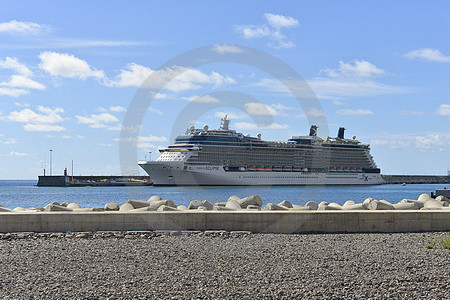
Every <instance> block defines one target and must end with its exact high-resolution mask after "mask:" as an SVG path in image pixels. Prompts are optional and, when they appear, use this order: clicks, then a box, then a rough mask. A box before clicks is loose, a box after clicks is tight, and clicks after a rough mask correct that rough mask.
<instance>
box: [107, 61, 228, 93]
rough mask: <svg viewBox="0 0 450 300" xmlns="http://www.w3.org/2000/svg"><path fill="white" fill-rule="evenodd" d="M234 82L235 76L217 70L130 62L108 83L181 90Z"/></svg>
mask: <svg viewBox="0 0 450 300" xmlns="http://www.w3.org/2000/svg"><path fill="white" fill-rule="evenodd" d="M150 75H152V80H151V81H150V82H149V81H146V79H147V78H148V77H149V76H150ZM144 82H145V84H144ZM232 83H235V81H234V79H233V78H231V77H229V76H223V75H220V74H219V73H217V72H212V73H211V74H210V75H208V74H205V73H203V72H201V71H199V70H196V69H191V68H186V67H179V66H173V67H171V68H166V69H163V70H152V69H151V68H148V67H145V66H142V65H138V64H136V63H130V64H128V65H127V68H126V69H122V70H121V73H120V74H119V75H117V76H116V77H115V78H114V79H113V80H109V81H108V82H107V83H106V85H108V86H114V87H127V86H135V87H140V86H142V85H143V84H144V86H143V87H144V88H149V89H162V88H166V89H168V90H170V91H173V92H179V91H184V90H194V89H199V88H201V84H212V85H213V86H214V87H219V86H223V85H225V84H232Z"/></svg>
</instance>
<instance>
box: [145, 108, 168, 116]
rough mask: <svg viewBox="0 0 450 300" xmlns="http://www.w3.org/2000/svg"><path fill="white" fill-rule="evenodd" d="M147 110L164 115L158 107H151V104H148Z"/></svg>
mask: <svg viewBox="0 0 450 300" xmlns="http://www.w3.org/2000/svg"><path fill="white" fill-rule="evenodd" d="M148 111H151V112H154V113H157V114H158V115H160V116H162V115H164V114H163V113H162V111H160V110H159V109H156V108H154V107H152V106H149V107H148Z"/></svg>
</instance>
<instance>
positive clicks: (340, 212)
mask: <svg viewBox="0 0 450 300" xmlns="http://www.w3.org/2000/svg"><path fill="white" fill-rule="evenodd" d="M262 206H263V201H262V199H261V197H259V196H258V195H252V196H249V197H245V198H242V199H241V198H239V197H238V196H231V197H229V198H228V201H227V202H219V203H215V204H212V203H210V202H208V201H207V200H204V201H200V200H193V201H191V203H190V204H189V206H188V207H185V206H177V205H176V204H175V203H174V202H173V201H172V200H163V199H162V198H161V197H159V196H157V195H154V196H152V197H150V198H149V199H148V200H147V201H143V200H127V201H126V202H125V203H123V204H122V205H120V206H119V205H118V204H117V203H114V202H109V203H106V204H105V206H104V207H86V208H82V207H80V205H79V204H77V203H66V202H63V203H57V202H52V203H49V204H48V205H47V206H45V207H44V208H42V207H41V208H35V207H32V208H28V209H25V208H22V207H16V208H14V209H9V208H6V207H3V206H1V205H0V232H67V231H71V232H74V231H75V232H76V231H130V230H134V231H139V230H143V231H148V230H227V231H251V232H260V233H312V232H324V233H336V232H391V233H394V232H413V231H415V232H417V231H450V199H448V198H446V197H444V196H438V197H436V198H431V197H430V195H428V194H422V195H420V196H419V197H418V199H417V200H415V199H403V200H401V201H399V202H398V203H396V204H392V203H390V202H388V201H385V200H376V199H373V198H367V199H365V200H364V201H363V202H362V203H355V202H354V201H351V200H349V201H346V202H345V203H344V205H342V206H341V205H339V204H337V203H328V202H321V203H319V204H318V203H316V202H314V201H309V202H307V203H306V204H305V205H304V206H301V205H296V204H292V203H291V202H289V201H287V200H284V201H282V202H280V203H278V204H273V203H267V204H266V205H265V206H264V207H262Z"/></svg>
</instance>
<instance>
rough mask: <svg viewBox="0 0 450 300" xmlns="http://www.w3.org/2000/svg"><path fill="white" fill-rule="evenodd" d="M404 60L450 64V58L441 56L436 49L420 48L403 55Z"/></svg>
mask: <svg viewBox="0 0 450 300" xmlns="http://www.w3.org/2000/svg"><path fill="white" fill-rule="evenodd" d="M405 57H406V58H409V59H424V60H429V61H434V62H442V63H448V62H450V56H446V55H444V54H442V52H441V51H439V50H438V49H432V48H422V49H417V50H413V51H410V52H408V53H406V54H405Z"/></svg>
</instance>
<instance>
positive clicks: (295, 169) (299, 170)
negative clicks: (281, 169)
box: [292, 167, 302, 172]
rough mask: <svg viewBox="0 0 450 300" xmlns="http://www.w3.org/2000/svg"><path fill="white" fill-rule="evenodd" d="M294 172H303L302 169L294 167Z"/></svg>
mask: <svg viewBox="0 0 450 300" xmlns="http://www.w3.org/2000/svg"><path fill="white" fill-rule="evenodd" d="M292 171H294V172H301V171H302V168H300V167H292Z"/></svg>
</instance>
